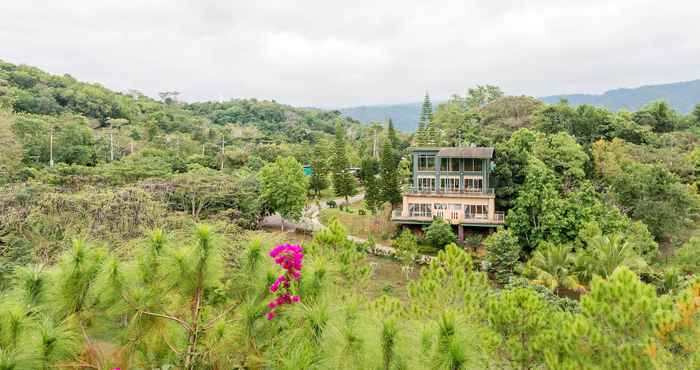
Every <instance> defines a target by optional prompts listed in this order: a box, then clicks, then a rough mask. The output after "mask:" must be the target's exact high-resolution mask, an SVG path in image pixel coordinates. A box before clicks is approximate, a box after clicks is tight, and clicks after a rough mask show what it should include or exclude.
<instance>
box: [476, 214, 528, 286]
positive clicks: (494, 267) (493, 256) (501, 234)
mask: <svg viewBox="0 0 700 370" xmlns="http://www.w3.org/2000/svg"><path fill="white" fill-rule="evenodd" d="M484 244H486V261H487V262H488V271H489V272H490V273H492V274H493V275H494V276H495V278H496V281H498V282H499V283H501V284H505V283H507V282H508V280H509V279H510V277H511V276H513V275H514V273H515V269H516V266H517V265H518V264H519V259H520V245H519V244H518V238H517V237H515V235H513V234H512V233H511V232H510V230H505V229H502V228H499V229H498V231H497V232H496V233H495V234H492V235H491V236H489V237H488V238H486V240H485V241H484Z"/></svg>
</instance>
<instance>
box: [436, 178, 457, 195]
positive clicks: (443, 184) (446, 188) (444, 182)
mask: <svg viewBox="0 0 700 370" xmlns="http://www.w3.org/2000/svg"><path fill="white" fill-rule="evenodd" d="M440 190H441V191H443V192H445V193H456V192H459V177H440Z"/></svg>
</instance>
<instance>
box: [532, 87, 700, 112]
mask: <svg viewBox="0 0 700 370" xmlns="http://www.w3.org/2000/svg"><path fill="white" fill-rule="evenodd" d="M540 99H541V100H542V101H544V102H545V103H557V102H559V100H561V99H566V100H568V101H569V103H570V104H572V105H581V104H591V105H595V106H597V107H603V108H608V109H610V110H615V111H616V110H620V109H626V110H629V111H635V110H638V109H639V108H641V107H643V106H644V105H646V104H648V103H649V102H652V101H655V100H665V101H667V102H668V103H669V104H671V106H673V108H674V109H676V110H677V111H679V112H680V113H683V114H687V113H689V112H690V111H692V110H693V107H694V106H695V104H697V103H698V102H700V80H693V81H685V82H675V83H670V84H662V85H647V86H640V87H636V88H622V89H614V90H609V91H606V92H604V93H603V94H600V95H595V94H569V95H552V96H545V97H542V98H540Z"/></svg>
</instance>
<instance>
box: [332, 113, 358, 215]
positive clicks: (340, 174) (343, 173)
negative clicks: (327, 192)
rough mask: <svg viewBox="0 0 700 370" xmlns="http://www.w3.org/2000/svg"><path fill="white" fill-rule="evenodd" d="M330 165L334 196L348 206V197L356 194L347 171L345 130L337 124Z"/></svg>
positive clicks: (352, 178) (353, 180)
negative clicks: (342, 199) (341, 199)
mask: <svg viewBox="0 0 700 370" xmlns="http://www.w3.org/2000/svg"><path fill="white" fill-rule="evenodd" d="M334 152H335V153H334V154H335V155H334V156H333V163H332V171H333V173H332V178H333V188H334V189H335V195H337V196H340V197H345V204H346V205H349V203H350V201H349V199H348V197H350V196H353V195H355V194H357V186H356V183H355V177H354V176H353V175H352V173H350V171H348V167H349V163H348V156H347V148H346V144H345V129H344V128H343V126H342V125H340V124H338V125H336V127H335V147H334Z"/></svg>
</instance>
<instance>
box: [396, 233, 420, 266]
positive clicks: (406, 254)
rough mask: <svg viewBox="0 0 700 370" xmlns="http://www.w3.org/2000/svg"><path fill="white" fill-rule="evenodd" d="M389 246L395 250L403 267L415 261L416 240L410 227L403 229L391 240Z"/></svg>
mask: <svg viewBox="0 0 700 370" xmlns="http://www.w3.org/2000/svg"><path fill="white" fill-rule="evenodd" d="M391 246H392V247H394V249H395V250H396V257H397V258H398V259H399V261H401V264H402V265H403V266H404V267H406V266H411V265H412V264H413V262H415V259H416V257H417V256H418V240H417V239H416V236H415V235H413V232H411V230H410V229H403V231H401V234H399V237H398V238H396V239H394V240H393V241H392V242H391Z"/></svg>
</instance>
